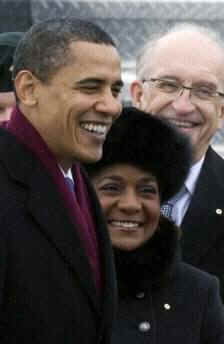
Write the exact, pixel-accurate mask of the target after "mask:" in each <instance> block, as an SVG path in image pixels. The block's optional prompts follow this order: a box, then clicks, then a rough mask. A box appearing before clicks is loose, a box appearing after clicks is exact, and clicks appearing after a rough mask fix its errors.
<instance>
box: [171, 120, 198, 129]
mask: <svg viewBox="0 0 224 344" xmlns="http://www.w3.org/2000/svg"><path fill="white" fill-rule="evenodd" d="M170 122H171V123H173V124H174V125H176V126H177V127H181V128H192V127H194V126H195V124H194V123H190V122H185V121H178V120H170Z"/></svg>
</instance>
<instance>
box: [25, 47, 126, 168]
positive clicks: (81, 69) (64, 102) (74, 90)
mask: <svg viewBox="0 0 224 344" xmlns="http://www.w3.org/2000/svg"><path fill="white" fill-rule="evenodd" d="M70 49H71V62H70V63H69V64H68V65H66V66H63V67H61V68H60V69H59V70H58V71H57V72H56V73H55V75H54V76H53V77H52V78H51V79H50V80H49V81H47V82H41V81H40V80H37V81H36V83H35V87H36V88H35V99H36V105H35V110H34V111H32V114H31V115H30V117H29V119H30V121H31V122H32V124H33V126H34V127H35V128H36V129H37V130H38V132H39V133H40V135H41V136H42V137H43V138H44V140H45V142H46V143H47V145H48V146H49V148H50V149H51V151H52V152H53V153H54V154H55V156H56V158H57V161H58V163H60V164H61V166H62V167H63V166H64V167H65V168H69V167H70V166H71V165H72V163H73V161H74V160H77V161H81V162H95V161H97V160H99V159H100V158H101V155H102V146H103V142H104V140H105V138H106V135H107V133H108V131H109V129H110V127H111V125H112V122H113V121H114V120H115V119H116V118H117V117H118V116H119V115H120V112H121V100H120V99H119V93H120V90H121V87H122V82H121V69H120V57H119V55H118V52H117V50H116V48H114V47H113V46H110V45H105V44H95V43H88V42H75V43H71V46H70Z"/></svg>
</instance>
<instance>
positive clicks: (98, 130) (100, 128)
mask: <svg viewBox="0 0 224 344" xmlns="http://www.w3.org/2000/svg"><path fill="white" fill-rule="evenodd" d="M81 128H82V129H84V130H86V131H88V132H89V133H92V134H96V135H102V136H104V135H106V134H107V131H108V126H107V125H105V124H96V123H81Z"/></svg>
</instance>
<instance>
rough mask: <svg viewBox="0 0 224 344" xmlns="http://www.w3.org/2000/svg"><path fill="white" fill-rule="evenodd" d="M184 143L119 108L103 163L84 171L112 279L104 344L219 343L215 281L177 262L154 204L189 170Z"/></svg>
mask: <svg viewBox="0 0 224 344" xmlns="http://www.w3.org/2000/svg"><path fill="white" fill-rule="evenodd" d="M190 162H191V150H190V147H189V144H188V142H187V139H186V138H185V137H184V136H183V135H182V134H179V133H177V132H176V131H175V129H174V128H172V127H171V126H170V125H169V124H168V123H166V122H164V120H161V119H159V118H156V117H153V116H151V115H149V114H145V113H143V112H142V111H140V110H137V109H135V108H126V109H124V110H123V113H122V115H121V116H120V117H119V119H118V120H117V121H116V122H115V124H113V126H112V128H111V130H110V132H109V135H108V136H107V139H106V141H105V144H104V152H103V158H102V159H101V160H100V161H99V162H97V163H95V164H91V165H87V166H86V168H87V171H88V173H89V175H90V177H91V179H92V182H93V185H94V187H95V189H96V191H97V194H98V197H99V200H100V203H101V205H102V208H103V210H104V214H105V217H106V221H107V224H108V229H109V233H110V237H111V240H112V245H113V248H114V256H115V265H116V270H117V279H118V292H119V307H118V315H117V319H116V322H115V326H114V331H113V338H112V344H124V343H128V344H132V343H133V344H137V343H138V344H141V343H150V344H165V343H166V344H167V343H172V344H175V343H176V344H180V343H181V344H223V343H224V310H223V305H222V302H221V299H220V296H219V286H218V280H217V278H216V277H214V276H212V275H209V274H208V273H206V272H202V271H200V270H198V269H196V268H194V267H192V266H190V265H187V264H185V263H183V262H182V261H181V259H180V255H179V254H178V245H179V243H178V238H179V235H180V232H179V229H178V228H177V227H176V226H175V225H174V224H173V223H172V222H170V221H169V220H168V219H167V218H165V217H163V216H162V215H161V214H160V205H161V203H163V202H165V201H166V200H167V199H170V198H171V197H172V196H173V195H175V194H176V192H177V191H178V189H180V187H181V185H182V183H183V181H184V180H185V178H186V175H187V173H188V171H189V168H190Z"/></svg>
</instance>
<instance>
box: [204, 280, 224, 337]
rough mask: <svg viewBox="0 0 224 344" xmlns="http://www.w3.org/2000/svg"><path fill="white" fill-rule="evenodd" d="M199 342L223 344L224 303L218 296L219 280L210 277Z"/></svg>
mask: <svg viewBox="0 0 224 344" xmlns="http://www.w3.org/2000/svg"><path fill="white" fill-rule="evenodd" d="M200 343H201V344H224V305H223V304H222V301H221V297H220V288H219V281H218V279H217V278H216V277H212V280H211V283H210V288H209V289H208V297H207V303H206V304H205V309H204V317H203V322H202V330H201V341H200Z"/></svg>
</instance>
